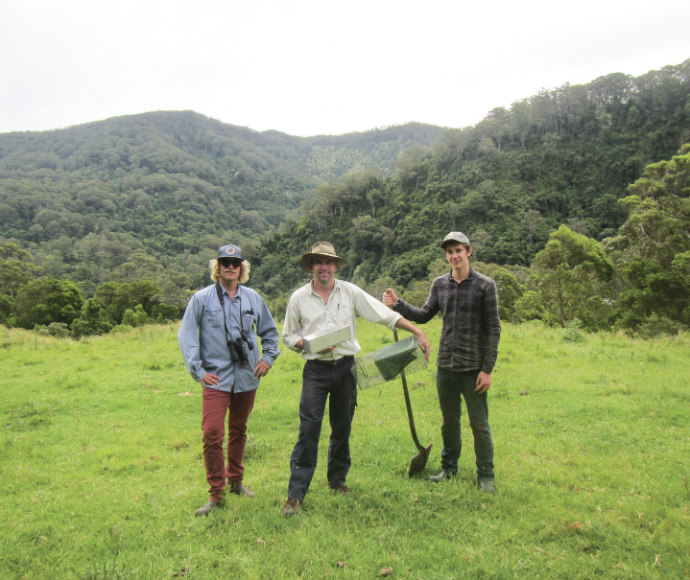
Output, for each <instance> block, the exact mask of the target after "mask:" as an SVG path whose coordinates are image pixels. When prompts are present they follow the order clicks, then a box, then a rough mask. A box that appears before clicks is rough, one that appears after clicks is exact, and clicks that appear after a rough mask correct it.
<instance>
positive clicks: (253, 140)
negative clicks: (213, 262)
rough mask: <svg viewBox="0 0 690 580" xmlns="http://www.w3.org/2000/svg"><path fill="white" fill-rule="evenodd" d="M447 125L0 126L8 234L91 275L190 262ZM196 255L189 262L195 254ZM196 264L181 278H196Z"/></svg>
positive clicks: (251, 239)
mask: <svg viewBox="0 0 690 580" xmlns="http://www.w3.org/2000/svg"><path fill="white" fill-rule="evenodd" d="M440 132H441V129H440V128H438V127H430V126H425V125H420V124H412V125H407V126H403V127H391V128H388V129H385V130H378V131H371V132H368V133H359V134H351V135H343V136H339V137H328V136H322V137H314V138H310V139H305V138H298V137H291V136H289V135H285V134H282V133H278V132H275V131H268V132H264V133H258V132H256V131H252V130H250V129H246V128H242V127H235V126H231V125H226V124H223V123H220V122H218V121H214V120H211V119H208V118H206V117H203V116H201V115H198V114H196V113H192V112H179V113H175V112H159V113H147V114H142V115H134V116H128V117H120V118H114V119H109V120H107V121H102V122H97V123H91V124H88V125H82V126H77V127H73V128H69V129H65V130H61V131H49V132H41V133H11V134H4V135H0V224H1V225H2V231H1V235H2V237H3V238H4V239H5V240H11V241H14V242H16V243H18V244H19V245H21V246H22V247H23V248H25V249H27V250H30V251H31V253H32V254H33V255H34V257H35V259H36V261H37V262H38V263H39V264H40V265H41V266H42V267H43V271H44V273H46V274H49V275H55V276H67V277H69V278H71V279H74V280H76V281H78V282H80V283H82V284H87V285H88V284H91V286H93V285H96V284H99V283H102V282H105V281H106V280H108V279H109V276H110V275H111V272H112V271H113V270H114V269H115V268H117V267H119V266H121V265H122V264H124V263H126V262H128V261H129V258H130V256H131V255H133V254H135V253H139V254H144V255H150V256H152V257H154V258H155V259H156V260H162V261H163V263H165V264H175V265H176V270H177V271H178V275H179V271H180V270H188V269H189V267H190V266H192V264H190V263H189V261H187V262H184V261H182V257H183V256H187V259H188V260H190V259H191V260H192V263H194V262H196V266H197V268H196V270H197V272H198V270H199V268H198V266H199V264H200V263H205V260H206V257H205V256H204V257H203V258H200V260H195V259H194V256H195V255H196V254H198V253H199V252H200V251H201V250H202V248H203V249H204V250H206V249H208V248H209V247H214V246H216V245H217V244H218V240H219V239H228V238H234V239H239V240H241V241H243V242H244V241H246V243H247V244H248V245H249V247H248V248H247V249H248V250H249V255H253V254H254V253H255V252H254V248H255V247H256V245H257V243H258V240H259V239H260V236H261V235H263V234H265V233H267V232H269V231H271V230H272V229H273V228H275V227H276V226H277V225H278V224H279V223H281V222H282V221H283V220H284V219H285V218H286V216H287V215H288V214H289V213H290V212H291V211H295V210H296V209H297V208H298V207H299V205H300V203H301V202H302V201H304V200H305V199H308V198H311V197H313V195H314V188H315V187H316V185H317V184H318V183H319V182H321V181H323V180H325V179H332V178H337V177H338V176H340V175H342V174H343V173H344V172H347V171H349V170H351V169H352V168H354V167H357V166H361V167H367V166H369V165H370V164H371V165H373V166H376V167H382V168H384V170H385V168H388V169H387V170H388V172H389V173H390V172H391V170H392V168H393V167H394V164H395V160H396V158H397V156H398V154H399V153H400V152H401V151H402V150H404V149H405V148H407V147H408V146H410V145H412V144H414V145H417V146H420V147H429V146H431V145H432V144H433V142H434V141H435V139H436V138H437V136H438V135H439V133H440ZM192 267H193V266H192ZM198 283H200V282H199V276H198V274H197V276H195V277H193V278H192V279H188V280H187V281H186V282H183V287H191V286H193V285H195V284H198Z"/></svg>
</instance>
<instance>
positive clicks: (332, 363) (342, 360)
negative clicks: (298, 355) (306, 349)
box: [307, 356, 355, 367]
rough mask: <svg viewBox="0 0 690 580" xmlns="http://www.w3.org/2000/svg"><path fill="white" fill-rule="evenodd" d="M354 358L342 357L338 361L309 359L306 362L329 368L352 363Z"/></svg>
mask: <svg viewBox="0 0 690 580" xmlns="http://www.w3.org/2000/svg"><path fill="white" fill-rule="evenodd" d="M354 358H355V357H354V356H344V357H341V358H339V359H333V360H324V359H318V358H317V359H309V360H308V361H307V362H311V363H318V364H320V365H328V366H329V367H334V366H337V365H339V364H340V363H345V362H352V359H354Z"/></svg>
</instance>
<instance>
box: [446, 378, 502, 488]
mask: <svg viewBox="0 0 690 580" xmlns="http://www.w3.org/2000/svg"><path fill="white" fill-rule="evenodd" d="M478 374H479V371H467V372H454V371H449V370H447V369H442V368H439V369H438V372H437V374H436V389H437V391H438V401H439V404H440V406H441V414H442V416H443V425H442V426H441V436H442V437H443V451H442V452H441V468H442V469H443V470H444V471H446V472H448V473H457V471H458V459H460V453H461V452H462V435H461V433H460V416H461V414H462V399H463V398H464V399H465V405H467V416H468V418H469V421H470V428H471V429H472V436H473V437H474V454H475V459H476V463H477V479H478V480H479V479H494V443H493V438H492V437H491V429H490V428H489V406H488V404H487V396H486V393H484V394H483V395H479V394H477V393H476V392H475V390H474V389H475V387H476V381H477V375H478Z"/></svg>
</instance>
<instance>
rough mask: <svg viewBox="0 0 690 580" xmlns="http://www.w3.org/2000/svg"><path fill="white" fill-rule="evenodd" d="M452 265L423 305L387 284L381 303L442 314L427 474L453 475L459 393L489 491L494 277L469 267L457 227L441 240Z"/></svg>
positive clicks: (418, 316) (481, 479)
mask: <svg viewBox="0 0 690 580" xmlns="http://www.w3.org/2000/svg"><path fill="white" fill-rule="evenodd" d="M441 247H442V248H443V250H444V251H445V255H446V259H447V260H448V263H449V264H450V266H451V271H450V272H449V273H447V274H444V275H443V276H439V277H438V278H436V279H435V280H434V281H433V282H432V284H431V290H430V292H429V297H428V298H427V301H426V303H425V304H424V306H422V308H416V307H414V306H412V305H410V304H408V303H407V302H405V301H403V300H400V299H399V298H398V296H397V295H396V293H395V292H394V291H393V290H392V289H391V288H389V289H387V290H386V292H385V293H384V295H383V302H384V304H386V306H388V307H390V308H392V309H393V310H395V311H396V312H399V313H400V314H402V315H403V316H404V317H405V318H407V319H408V320H410V321H412V322H417V323H419V324H424V323H425V322H428V321H429V320H431V319H432V318H433V317H434V316H435V315H436V313H438V312H441V315H442V316H443V329H442V331H441V342H440V345H439V352H438V361H437V366H438V371H437V375H436V388H437V390H438V398H439V403H440V407H441V414H442V416H443V425H442V427H441V435H442V437H443V451H442V452H441V471H440V473H439V474H438V475H434V476H432V477H430V478H429V480H430V481H433V482H436V483H438V482H441V481H444V480H446V479H448V478H451V477H454V476H455V475H456V474H457V471H458V459H459V458H460V452H461V451H462V438H461V434H460V415H461V411H462V398H464V399H465V405H466V406H467V415H468V417H469V421H470V427H471V429H472V435H473V437H474V451H475V456H476V464H477V484H478V486H479V489H480V490H481V491H484V492H486V493H494V492H495V491H496V488H495V484H494V446H493V439H492V436H491V429H490V427H489V408H488V402H487V392H488V390H489V388H490V387H491V371H493V368H494V365H495V364H496V357H497V355H498V341H499V339H500V336H501V323H500V321H499V317H498V292H497V289H496V283H495V282H494V281H493V280H492V279H491V278H488V277H487V276H484V275H483V274H480V273H479V272H475V271H474V270H473V269H472V268H471V267H470V256H471V255H472V246H471V245H470V241H469V239H467V236H466V235H465V234H463V233H462V232H450V233H449V234H448V235H447V236H446V237H445V238H444V239H443V242H442V243H441Z"/></svg>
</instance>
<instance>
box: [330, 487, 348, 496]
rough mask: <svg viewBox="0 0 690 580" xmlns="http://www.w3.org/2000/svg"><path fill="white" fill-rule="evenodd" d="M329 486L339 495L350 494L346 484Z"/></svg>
mask: <svg viewBox="0 0 690 580" xmlns="http://www.w3.org/2000/svg"><path fill="white" fill-rule="evenodd" d="M329 487H330V488H331V491H332V492H333V493H337V494H339V495H350V488H349V487H347V485H331V486H329Z"/></svg>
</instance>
